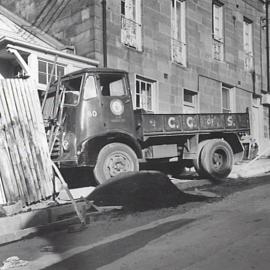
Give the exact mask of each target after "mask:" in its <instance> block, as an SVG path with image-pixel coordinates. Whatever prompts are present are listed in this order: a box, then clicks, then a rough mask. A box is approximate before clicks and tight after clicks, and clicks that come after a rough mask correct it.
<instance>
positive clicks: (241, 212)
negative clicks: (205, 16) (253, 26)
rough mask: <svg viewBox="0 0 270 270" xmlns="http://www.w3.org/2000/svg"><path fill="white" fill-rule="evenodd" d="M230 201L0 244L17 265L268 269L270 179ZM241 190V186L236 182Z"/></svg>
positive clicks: (149, 213) (4, 255) (115, 219)
mask: <svg viewBox="0 0 270 270" xmlns="http://www.w3.org/2000/svg"><path fill="white" fill-rule="evenodd" d="M260 181H261V182H260V185H256V184H252V185H251V186H249V188H247V187H245V188H244V189H243V188H242V189H241V188H239V190H238V191H237V192H235V193H232V194H231V195H228V196H226V198H224V199H221V200H217V201H213V202H211V203H199V204H198V203H197V204H196V203H195V204H192V207H190V205H189V204H187V205H182V206H179V207H176V208H168V209H160V210H157V211H146V212H143V213H133V214H128V215H124V216H121V217H117V216H116V217H108V218H107V219H106V218H105V219H104V220H99V221H96V222H95V221H93V222H92V223H90V225H89V227H88V228H87V229H86V230H84V231H82V232H79V233H74V234H72V233H71V234H69V233H67V232H66V231H59V232H53V233H51V234H48V235H43V236H40V237H34V238H31V239H26V240H24V241H19V242H16V243H13V244H9V245H6V246H2V247H0V250H1V252H0V259H1V261H2V262H3V261H4V260H5V259H6V258H7V257H9V256H14V255H16V256H18V257H19V258H20V259H22V260H25V261H26V262H27V265H26V266H24V267H20V268H18V269H22V270H25V269H29V270H32V269H33V270H34V269H35V270H37V269H55V270H57V269H63V270H64V269H65V270H68V269H80V270H84V269H87V270H89V269H91V270H92V269H103V270H114V269H115V270H118V269H127V270H128V269H130V270H133V269H134V270H135V269H136V270H138V269H139V270H140V269H142V270H145V269H147V270H148V269H149V270H151V269H162V270H164V269H169V270H170V269H175V270H181V269H185V270H187V269H188V270H190V269H192V270H193V269H200V270H204V269H207V270H211V269H213V270H223V269H224V270H227V269H230V270H233V269H235V270H236V269H237V270H242V269H245V270H247V269H259V270H264V269H265V270H266V269H267V270H268V269H269V265H270V248H269V246H270V234H269V225H270V208H269V205H270V184H268V177H265V178H264V179H263V181H262V180H260ZM237 187H238V186H237Z"/></svg>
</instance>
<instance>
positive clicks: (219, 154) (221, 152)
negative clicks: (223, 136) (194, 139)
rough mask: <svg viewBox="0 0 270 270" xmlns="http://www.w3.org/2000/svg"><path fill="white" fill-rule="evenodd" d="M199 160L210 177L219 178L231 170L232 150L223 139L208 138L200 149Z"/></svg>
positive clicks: (225, 175)
mask: <svg viewBox="0 0 270 270" xmlns="http://www.w3.org/2000/svg"><path fill="white" fill-rule="evenodd" d="M200 161H201V165H202V168H203V170H204V171H205V172H206V173H207V174H208V175H209V177H210V178H212V179H216V180H221V179H223V178H225V177H227V176H228V175H229V174H230V172H231V170H232V165H233V151H232V149H231V147H230V145H229V144H228V143H227V142H226V141H224V140H220V139H215V140H209V141H208V142H207V143H206V144H205V146H204V147H203V148H202V150H201V160H200Z"/></svg>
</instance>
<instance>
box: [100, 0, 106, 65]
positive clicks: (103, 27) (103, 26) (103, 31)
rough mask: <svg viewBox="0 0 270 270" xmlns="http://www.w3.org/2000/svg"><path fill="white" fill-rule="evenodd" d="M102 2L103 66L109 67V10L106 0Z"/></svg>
mask: <svg viewBox="0 0 270 270" xmlns="http://www.w3.org/2000/svg"><path fill="white" fill-rule="evenodd" d="M101 4H102V36H103V37H102V39H103V40H102V45H103V66H104V67H107V12H106V0H102V1H101Z"/></svg>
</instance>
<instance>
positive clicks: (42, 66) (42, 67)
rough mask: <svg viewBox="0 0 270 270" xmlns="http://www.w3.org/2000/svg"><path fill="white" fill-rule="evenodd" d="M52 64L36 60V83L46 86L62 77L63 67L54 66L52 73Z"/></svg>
mask: <svg viewBox="0 0 270 270" xmlns="http://www.w3.org/2000/svg"><path fill="white" fill-rule="evenodd" d="M53 66H54V63H52V62H47V61H44V60H38V82H39V83H41V84H47V83H48V82H49V81H50V76H51V75H52V78H51V82H54V81H55V80H56V79H57V78H58V77H59V76H62V75H64V73H65V67H64V66H63V65H60V64H56V65H55V68H54V72H53V73H52V70H53Z"/></svg>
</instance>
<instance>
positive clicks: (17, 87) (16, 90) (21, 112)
mask: <svg viewBox="0 0 270 270" xmlns="http://www.w3.org/2000/svg"><path fill="white" fill-rule="evenodd" d="M10 83H11V89H12V94H13V97H14V101H15V105H16V109H17V114H18V121H19V123H20V126H21V130H22V135H23V140H24V144H25V151H26V153H27V161H28V162H29V168H30V170H31V174H32V177H33V178H32V183H31V185H32V186H31V188H32V189H33V192H34V193H35V199H36V200H38V199H41V192H40V185H39V183H38V179H40V176H39V175H38V174H39V171H38V167H37V166H36V164H35V163H36V162H35V157H34V156H33V154H34V149H33V147H32V141H30V135H31V130H30V129H29V122H28V119H27V118H26V111H25V107H24V104H23V100H22V96H21V92H22V91H23V87H22V85H21V84H20V81H19V80H10Z"/></svg>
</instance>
